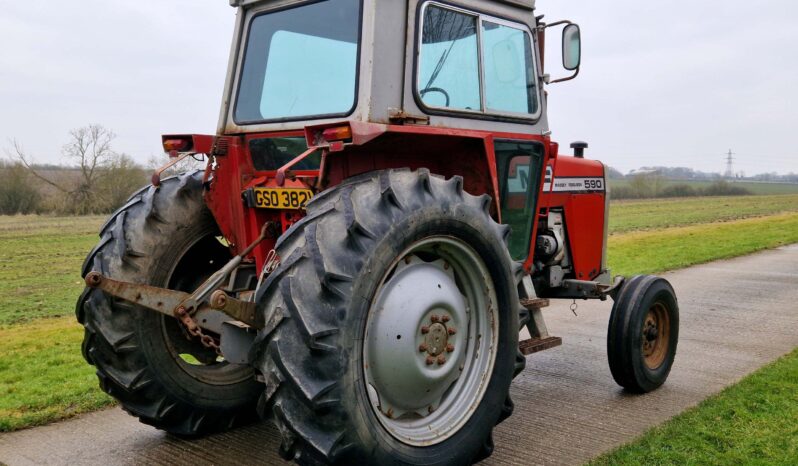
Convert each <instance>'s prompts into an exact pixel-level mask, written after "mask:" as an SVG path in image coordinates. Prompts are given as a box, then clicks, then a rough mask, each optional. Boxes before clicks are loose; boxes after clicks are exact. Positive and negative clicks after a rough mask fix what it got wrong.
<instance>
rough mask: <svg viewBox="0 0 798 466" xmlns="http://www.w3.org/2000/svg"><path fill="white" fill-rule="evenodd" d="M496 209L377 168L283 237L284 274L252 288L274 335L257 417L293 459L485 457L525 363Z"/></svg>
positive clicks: (429, 180) (321, 202)
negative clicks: (274, 430)
mask: <svg viewBox="0 0 798 466" xmlns="http://www.w3.org/2000/svg"><path fill="white" fill-rule="evenodd" d="M489 205H490V197H488V196H481V197H475V196H472V195H470V194H468V193H465V192H464V191H463V188H462V179H460V178H459V177H454V178H452V179H450V180H444V179H442V178H439V177H435V176H431V175H430V174H429V172H428V171H426V170H419V171H417V172H411V171H408V170H387V171H380V172H374V173H370V174H366V175H363V176H359V177H356V178H354V179H351V180H349V181H347V182H345V183H343V184H342V185H339V186H336V187H334V188H332V189H331V190H329V191H327V192H325V193H322V194H320V195H318V196H317V197H316V198H315V199H313V200H312V201H311V202H310V203H309V204H308V206H307V216H306V217H305V218H304V219H303V220H301V221H300V222H298V223H297V224H295V225H294V226H293V227H292V228H291V229H290V230H289V231H287V232H286V233H285V234H284V235H283V236H282V237H281V238H280V240H279V241H278V243H277V252H278V254H279V257H280V258H281V264H280V266H279V268H278V269H277V270H276V271H275V272H274V273H272V274H271V275H270V276H269V278H268V279H267V281H266V282H264V284H263V285H262V286H261V287H260V288H259V289H258V293H257V302H258V306H259V311H260V312H263V313H264V317H265V321H266V322H267V325H266V327H265V328H264V329H263V330H262V331H261V332H260V333H259V335H258V340H257V341H256V344H255V346H254V351H255V354H254V356H255V361H256V366H257V367H258V368H259V369H260V370H261V372H262V373H263V375H264V378H265V381H266V391H265V394H264V397H263V399H262V400H261V402H260V403H259V410H260V412H261V414H262V416H264V417H269V418H272V419H273V420H274V422H275V423H276V425H277V427H278V428H279V430H280V432H281V434H282V440H283V441H282V445H281V453H282V454H283V456H284V457H285V458H286V459H293V460H296V461H298V462H299V463H302V464H318V463H321V464H327V463H334V464H379V465H393V464H407V465H415V464H424V465H444V464H446V465H452V464H471V463H473V462H475V461H478V460H480V459H483V458H485V457H487V456H489V455H490V453H491V452H492V450H493V443H492V439H491V433H492V430H493V427H494V426H495V425H496V424H497V423H498V422H501V420H503V419H504V418H506V417H507V416H508V415H509V414H510V413H511V412H512V402H511V401H510V399H509V395H508V390H509V386H510V382H511V380H512V378H513V377H514V375H516V374H517V373H518V372H519V371H520V369H521V368H523V364H524V359H523V357H520V358H518V354H519V353H518V328H519V313H518V310H519V309H520V305H519V303H518V292H517V278H516V276H515V273H514V270H515V269H516V268H515V267H514V264H513V263H512V260H511V259H510V256H509V253H508V250H507V246H506V239H507V236H508V234H509V229H508V228H507V227H505V226H501V225H498V224H497V223H496V222H494V221H493V220H492V219H491V217H490V215H489V213H488V208H489ZM458 374H459V375H458ZM397 386H400V388H397ZM428 427H434V428H435V429H437V433H430V431H429V429H428Z"/></svg>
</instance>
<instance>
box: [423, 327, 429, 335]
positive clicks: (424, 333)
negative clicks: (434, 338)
mask: <svg viewBox="0 0 798 466" xmlns="http://www.w3.org/2000/svg"><path fill="white" fill-rule="evenodd" d="M428 333H429V327H427V326H426V325H424V326H423V327H421V334H422V335H426V334H428Z"/></svg>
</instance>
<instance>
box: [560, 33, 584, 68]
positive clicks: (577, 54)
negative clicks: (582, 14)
mask: <svg viewBox="0 0 798 466" xmlns="http://www.w3.org/2000/svg"><path fill="white" fill-rule="evenodd" d="M581 61H582V39H581V37H580V32H579V25H578V24H569V25H567V26H565V28H563V30H562V66H563V68H565V69H566V70H568V71H574V70H576V69H578V68H579V64H580V62H581Z"/></svg>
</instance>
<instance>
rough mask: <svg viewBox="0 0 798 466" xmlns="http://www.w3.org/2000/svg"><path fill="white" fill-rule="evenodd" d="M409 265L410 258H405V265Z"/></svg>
mask: <svg viewBox="0 0 798 466" xmlns="http://www.w3.org/2000/svg"><path fill="white" fill-rule="evenodd" d="M409 263H410V256H405V264H409Z"/></svg>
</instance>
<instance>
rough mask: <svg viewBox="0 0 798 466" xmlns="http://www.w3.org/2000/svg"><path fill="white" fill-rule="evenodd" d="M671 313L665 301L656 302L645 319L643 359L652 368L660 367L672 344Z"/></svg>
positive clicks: (642, 339) (642, 346)
mask: <svg viewBox="0 0 798 466" xmlns="http://www.w3.org/2000/svg"><path fill="white" fill-rule="evenodd" d="M670 330H671V329H670V315H669V314H668V309H667V308H666V306H665V304H664V303H661V302H656V303H654V304H653V305H652V306H651V307H650V308H649V310H648V312H647V313H646V316H645V319H644V320H643V331H642V338H641V350H642V353H643V361H644V362H645V364H646V367H648V368H649V369H651V370H654V369H657V368H659V367H660V366H661V365H662V364H663V363H664V362H665V359H666V356H667V354H668V349H669V346H670Z"/></svg>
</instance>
